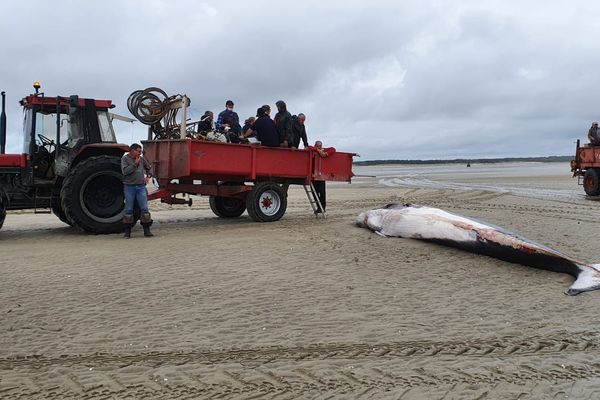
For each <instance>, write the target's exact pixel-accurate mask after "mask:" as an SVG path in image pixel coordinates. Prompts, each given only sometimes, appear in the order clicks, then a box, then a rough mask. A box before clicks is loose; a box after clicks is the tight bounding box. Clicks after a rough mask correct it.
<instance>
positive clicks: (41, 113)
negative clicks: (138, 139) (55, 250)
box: [0, 82, 128, 233]
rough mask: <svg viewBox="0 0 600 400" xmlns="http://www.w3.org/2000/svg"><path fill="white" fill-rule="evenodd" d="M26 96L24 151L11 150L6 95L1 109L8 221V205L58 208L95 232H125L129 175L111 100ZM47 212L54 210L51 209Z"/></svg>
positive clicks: (2, 206)
mask: <svg viewBox="0 0 600 400" xmlns="http://www.w3.org/2000/svg"><path fill="white" fill-rule="evenodd" d="M33 87H34V88H35V94H31V95H29V96H26V97H24V98H23V99H22V100H21V101H20V104H21V106H22V107H23V147H22V152H21V154H4V150H5V140H6V116H5V112H4V105H5V93H4V92H2V93H1V95H2V112H1V113H0V227H1V226H2V222H3V220H4V216H5V215H6V211H7V210H23V209H33V210H34V212H38V210H39V212H44V211H45V210H48V209H51V210H52V212H54V214H56V215H57V216H58V218H59V219H60V220H61V221H63V222H65V223H67V224H69V225H73V226H77V227H79V228H80V229H83V230H85V231H88V232H94V233H111V232H118V231H120V230H121V218H122V216H123V215H122V214H123V183H122V180H123V175H122V173H121V157H122V156H123V154H124V153H125V152H126V151H127V150H128V146H127V145H125V144H119V143H117V140H116V136H115V132H114V130H113V126H112V117H113V115H112V114H111V113H109V110H110V109H112V108H113V107H114V106H113V104H112V101H110V100H95V99H84V98H80V97H79V96H69V97H60V96H57V97H46V96H45V95H44V93H39V88H40V85H39V83H38V82H36V83H35V84H34V86H33ZM46 212H47V211H46Z"/></svg>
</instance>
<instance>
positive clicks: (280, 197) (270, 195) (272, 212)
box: [246, 182, 287, 222]
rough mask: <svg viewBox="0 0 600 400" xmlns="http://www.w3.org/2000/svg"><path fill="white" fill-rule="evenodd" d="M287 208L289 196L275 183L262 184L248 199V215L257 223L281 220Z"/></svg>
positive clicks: (259, 184)
mask: <svg viewBox="0 0 600 400" xmlns="http://www.w3.org/2000/svg"><path fill="white" fill-rule="evenodd" d="M286 208H287V195H286V193H285V191H284V190H283V189H282V188H281V186H280V185H278V184H277V183H274V182H261V183H258V184H256V185H255V186H254V189H252V190H251V191H250V193H248V197H246V209H247V210H248V215H250V218H252V219H253V220H254V221H256V222H273V221H277V220H278V219H280V218H281V217H282V216H283V214H285V210H286Z"/></svg>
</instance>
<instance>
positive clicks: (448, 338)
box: [0, 184, 600, 399]
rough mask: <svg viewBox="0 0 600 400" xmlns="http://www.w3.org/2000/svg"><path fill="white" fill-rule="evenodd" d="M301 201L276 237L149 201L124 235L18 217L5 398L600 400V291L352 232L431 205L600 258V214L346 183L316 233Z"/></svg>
mask: <svg viewBox="0 0 600 400" xmlns="http://www.w3.org/2000/svg"><path fill="white" fill-rule="evenodd" d="M303 196H304V193H303V192H302V191H301V190H296V189H291V193H290V198H289V208H288V212H287V213H286V215H285V216H284V218H283V219H282V220H280V221H278V222H275V223H269V224H260V223H254V222H252V221H251V220H250V219H249V218H248V217H247V216H246V215H245V214H244V216H242V217H241V218H239V219H236V220H222V219H218V218H216V217H214V216H213V214H212V213H211V212H210V211H209V209H208V205H207V201H206V200H205V199H200V200H198V201H197V202H196V204H195V205H194V206H193V207H192V209H186V208H184V207H181V208H179V207H176V208H168V207H162V209H159V205H153V206H154V219H155V221H156V223H155V225H154V227H153V228H154V231H155V234H156V236H155V237H153V238H144V237H143V236H142V234H141V230H140V228H139V226H138V227H137V228H136V230H134V233H133V238H132V239H131V240H124V239H122V238H121V236H120V235H106V236H92V235H83V234H79V233H77V232H74V231H73V230H71V229H70V228H68V227H66V226H65V225H63V224H61V223H60V222H59V221H58V219H56V218H55V217H53V216H51V215H41V216H40V215H30V214H9V215H8V217H7V221H6V223H5V227H4V228H3V230H2V231H0V249H1V250H2V260H1V261H0V263H1V266H0V273H1V276H2V279H1V280H0V299H1V302H0V316H1V321H2V323H1V325H0V398H3V399H22V398H27V399H95V398H106V399H113V398H114V399H126V398H136V399H137V398H161V399H166V398H177V399H179V398H190V399H196V398H211V397H219V398H221V397H224V398H239V399H247V398H278V399H288V398H365V399H369V398H373V399H382V398H383V399H385V398H390V399H398V398H402V399H442V398H444V399H447V398H469V399H472V398H502V399H510V398H514V399H517V398H519V399H540V398H544V399H546V398H561V399H562V398H577V399H579V398H597V397H598V394H599V393H600V378H598V377H599V376H600V362H599V358H598V354H599V351H600V333H599V329H598V326H599V320H600V317H599V315H600V314H599V313H598V306H599V305H600V292H590V293H585V294H582V295H579V296H576V297H567V296H564V295H563V291H564V290H565V288H566V287H567V286H568V285H569V284H570V283H571V282H572V278H571V277H570V276H567V275H562V274H557V273H552V272H548V271H542V270H535V269H531V268H527V267H523V266H520V265H514V264H509V263H506V262H502V261H499V260H495V259H491V258H488V257H485V256H479V255H474V254H469V253H465V252H461V251H460V250H455V249H451V248H445V247H441V246H437V245H434V244H428V243H423V242H419V241H413V240H406V239H397V238H389V239H386V238H381V237H378V236H377V235H374V234H373V233H371V232H369V231H367V230H365V229H360V228H356V227H355V226H354V225H353V221H354V218H355V217H356V215H357V214H358V213H359V212H360V211H363V210H365V209H368V208H374V207H379V206H381V205H384V204H387V203H390V202H413V203H421V204H427V205H431V206H435V207H439V208H443V209H446V210H449V211H453V212H457V213H461V214H464V215H468V216H470V217H475V218H479V219H482V220H485V221H489V222H492V223H494V224H496V225H499V226H503V227H505V228H508V229H510V230H512V231H514V232H518V233H520V234H522V235H524V236H526V237H528V238H530V239H533V240H536V241H538V242H540V243H543V244H546V245H548V246H549V247H552V248H555V249H556V250H559V251H562V252H564V253H566V254H569V255H572V256H575V257H577V258H579V259H582V260H584V261H590V262H594V261H595V262H598V261H600V247H599V246H598V245H597V243H598V240H597V239H596V238H597V234H598V228H599V226H600V222H599V221H600V218H598V216H599V213H598V211H597V208H598V203H594V202H589V201H586V200H585V199H583V198H582V199H581V200H579V201H575V202H573V201H563V200H560V199H546V200H536V199H532V198H523V197H518V196H514V195H510V194H507V193H494V192H488V191H461V190H449V189H446V190H436V189H417V188H414V189H407V188H380V187H367V186H361V185H360V184H358V185H354V184H353V185H337V186H335V185H333V186H330V187H329V191H328V207H329V210H328V211H329V213H328V214H329V215H328V218H327V219H326V220H315V219H314V218H313V216H312V214H311V212H310V208H309V205H308V203H307V202H306V199H305V198H304V197H303Z"/></svg>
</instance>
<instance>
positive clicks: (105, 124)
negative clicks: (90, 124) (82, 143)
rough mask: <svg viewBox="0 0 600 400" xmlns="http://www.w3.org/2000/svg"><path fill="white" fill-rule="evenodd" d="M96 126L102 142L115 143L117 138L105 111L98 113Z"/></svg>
mask: <svg viewBox="0 0 600 400" xmlns="http://www.w3.org/2000/svg"><path fill="white" fill-rule="evenodd" d="M98 125H99V127H100V136H101V137H102V141H103V142H110V143H116V142H117V138H116V136H115V131H114V130H113V126H112V123H111V121H110V119H109V118H108V112H107V111H98Z"/></svg>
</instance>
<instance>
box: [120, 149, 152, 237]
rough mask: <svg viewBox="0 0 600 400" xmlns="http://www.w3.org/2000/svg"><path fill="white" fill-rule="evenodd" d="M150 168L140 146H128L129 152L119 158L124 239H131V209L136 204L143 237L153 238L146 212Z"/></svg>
mask: <svg viewBox="0 0 600 400" xmlns="http://www.w3.org/2000/svg"><path fill="white" fill-rule="evenodd" d="M151 170H152V167H151V166H150V163H149V162H148V161H147V160H146V159H145V158H144V157H142V146H140V145H139V144H137V143H134V144H132V145H131V146H129V152H128V153H127V154H125V155H124V156H123V157H122V158H121V172H123V191H124V194H125V216H124V217H123V225H124V227H125V235H124V237H125V238H127V239H129V238H130V237H131V228H133V226H134V225H135V220H134V218H133V208H134V205H135V204H136V202H137V205H138V206H139V207H140V210H141V212H142V214H141V217H140V223H141V224H142V227H143V228H144V236H147V237H150V236H154V235H153V234H152V232H150V226H151V225H152V217H151V216H150V211H148V192H147V191H146V184H147V183H148V180H149V179H150V176H151Z"/></svg>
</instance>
